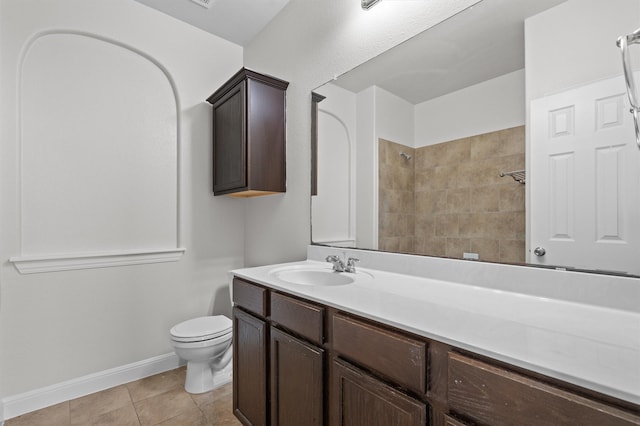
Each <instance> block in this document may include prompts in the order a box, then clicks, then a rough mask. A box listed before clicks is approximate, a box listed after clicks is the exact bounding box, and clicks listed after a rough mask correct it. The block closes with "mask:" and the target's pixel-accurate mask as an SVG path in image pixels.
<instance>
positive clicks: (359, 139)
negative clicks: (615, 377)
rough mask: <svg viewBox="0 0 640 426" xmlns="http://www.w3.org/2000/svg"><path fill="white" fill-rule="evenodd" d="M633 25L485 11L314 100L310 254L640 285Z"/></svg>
mask: <svg viewBox="0 0 640 426" xmlns="http://www.w3.org/2000/svg"><path fill="white" fill-rule="evenodd" d="M639 26H640V1H638V0H611V1H607V2H603V1H602V0H536V1H530V0H483V1H481V2H479V3H478V4H476V5H475V6H473V7H472V8H469V9H467V10H465V11H463V12H461V13H459V14H458V15H456V16H454V17H452V18H450V19H448V20H447V21H445V22H443V23H441V24H439V25H437V26H435V27H433V28H431V29H429V30H427V31H425V32H424V33H422V34H420V35H418V36H416V37H414V38H412V39H410V40H408V41H406V42H405V43H403V44H401V45H398V46H396V47H394V48H393V49H391V50H389V51H387V52H385V53H383V54H382V55H380V56H378V57H376V58H374V59H372V60H371V61H369V62H367V63H365V64H362V65H361V66H359V67H357V68H355V69H353V70H351V71H350V72H347V73H346V74H344V75H341V76H339V77H338V78H337V79H335V80H334V81H330V82H328V83H327V84H325V85H323V86H321V87H319V88H317V89H316V90H315V91H314V94H315V96H314V97H313V99H314V102H318V101H319V103H316V104H315V107H316V108H317V116H316V118H317V126H315V129H314V132H316V135H315V136H314V137H315V138H316V140H315V141H314V146H315V147H314V154H315V155H314V159H315V160H314V161H317V167H316V168H317V190H316V191H315V195H312V201H311V202H312V218H311V221H312V241H313V243H315V244H325V245H331V246H340V247H357V248H363V249H372V250H383V251H390V252H401V253H411V254H421V255H430V256H442V257H450V258H462V259H464V258H466V259H473V260H479V261H489V262H500V263H510V264H530V265H542V266H548V267H559V268H575V269H578V270H588V271H594V272H600V273H612V274H628V275H631V276H640V150H638V148H637V147H636V145H635V134H634V129H633V120H632V115H631V114H630V113H629V101H628V98H627V94H626V91H625V82H624V77H623V68H622V61H621V57H620V51H619V50H618V48H617V47H616V39H617V38H618V37H619V36H621V35H626V34H630V33H632V32H633V31H634V30H635V29H636V28H637V27H639ZM638 49H639V50H638V51H633V48H632V49H631V52H630V53H631V57H632V59H634V61H633V65H635V67H634V70H635V69H637V68H638V65H639V64H640V47H638Z"/></svg>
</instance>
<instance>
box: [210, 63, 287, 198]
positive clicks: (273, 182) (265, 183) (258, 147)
mask: <svg viewBox="0 0 640 426" xmlns="http://www.w3.org/2000/svg"><path fill="white" fill-rule="evenodd" d="M288 85H289V83H287V82H286V81H282V80H279V79H277V78H274V77H270V76H266V75H263V74H259V73H257V72H254V71H251V70H248V69H246V68H243V69H241V70H240V71H239V72H238V73H236V74H235V75H234V76H233V77H231V79H229V81H227V82H226V83H225V84H224V85H223V86H222V87H220V89H218V90H217V91H216V92H215V93H213V94H212V95H211V96H209V98H208V99H207V102H209V103H210V104H211V105H212V106H213V193H214V195H225V194H226V195H231V196H234V197H252V196H257V195H267V194H275V193H280V192H285V190H286V161H285V158H286V152H285V148H286V123H285V117H286V105H285V97H286V96H285V95H286V89H287V87H288Z"/></svg>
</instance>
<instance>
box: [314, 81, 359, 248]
mask: <svg viewBox="0 0 640 426" xmlns="http://www.w3.org/2000/svg"><path fill="white" fill-rule="evenodd" d="M315 92H316V93H319V94H321V95H323V96H325V97H326V98H325V99H324V100H323V101H322V102H320V103H319V104H318V194H317V195H315V196H313V197H311V221H312V222H311V223H312V240H313V241H314V242H316V243H324V244H331V245H347V246H353V245H354V243H355V228H354V223H355V189H356V188H355V158H356V146H355V145H356V95H355V94H354V93H352V92H349V91H348V90H345V89H343V88H341V87H338V86H336V85H334V84H331V83H329V84H325V85H324V86H322V87H320V88H318V89H317V90H315Z"/></svg>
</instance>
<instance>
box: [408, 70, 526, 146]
mask: <svg viewBox="0 0 640 426" xmlns="http://www.w3.org/2000/svg"><path fill="white" fill-rule="evenodd" d="M524 88H525V73H524V70H519V71H514V72H512V73H509V74H505V75H503V76H500V77H496V78H494V79H491V80H487V81H483V82H482V83H478V84H475V85H473V86H470V87H466V88H464V89H461V90H458V91H456V92H453V93H449V94H447V95H444V96H440V97H438V98H435V99H432V100H429V101H426V102H423V103H421V104H418V105H416V107H415V123H416V126H415V147H416V148H420V147H422V146H427V145H433V144H437V143H440V142H446V141H450V140H456V139H461V138H465V137H468V136H473V135H479V134H482V133H488V132H493V131H496V130H501V129H508V128H511V127H516V126H522V125H524V122H525V95H524Z"/></svg>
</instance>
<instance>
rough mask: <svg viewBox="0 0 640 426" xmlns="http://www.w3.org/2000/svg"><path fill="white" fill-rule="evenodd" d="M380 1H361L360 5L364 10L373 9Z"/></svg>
mask: <svg viewBox="0 0 640 426" xmlns="http://www.w3.org/2000/svg"><path fill="white" fill-rule="evenodd" d="M379 1H380V0H361V3H360V5H361V6H362V8H363V9H371V8H372V7H373V5H374V4H376V3H378V2H379Z"/></svg>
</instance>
